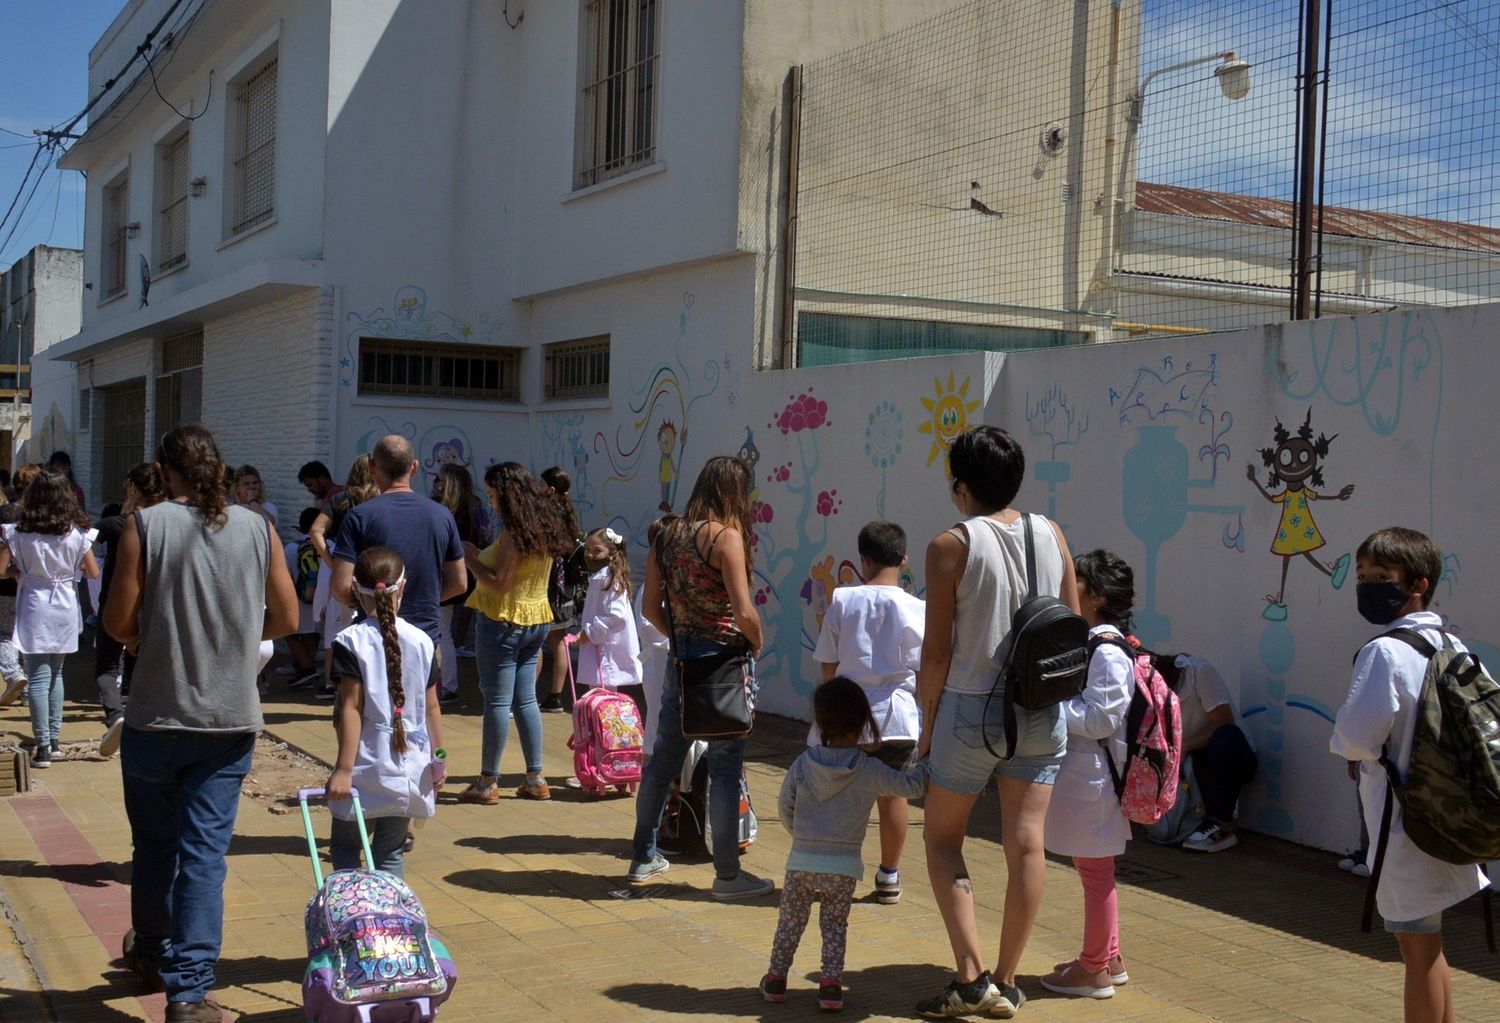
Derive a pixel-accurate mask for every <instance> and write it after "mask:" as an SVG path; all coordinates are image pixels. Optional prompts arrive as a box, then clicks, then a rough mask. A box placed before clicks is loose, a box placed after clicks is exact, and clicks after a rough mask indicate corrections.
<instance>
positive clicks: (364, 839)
mask: <svg viewBox="0 0 1500 1023" xmlns="http://www.w3.org/2000/svg"><path fill="white" fill-rule="evenodd" d="M319 797H322V798H323V799H324V801H325V802H326V801H327V798H328V790H327V789H324V788H316V789H298V790H297V802H298V803H299V804H300V805H301V807H302V826H303V828H305V829H306V831H307V851H308V853H309V854H311V856H312V867H313V884H314V885H315V886H316V887H318V888H322V887H323V865H322V864H321V863H320V862H318V840H317V839H316V838H315V837H313V826H312V814H311V813H309V812H308V809H307V801H308V800H309V799H317V798H319ZM349 800H350V802H352V803H353V804H354V820H355V823H357V824H358V825H359V844H360V845H361V846H362V847H363V848H364V852H365V868H366V869H367V870H374V869H375V854H374V853H372V852H370V833H369V831H368V830H366V828H365V813H364V810H362V809H361V808H360V805H359V790H358V789H355V788H351V789H350V790H349Z"/></svg>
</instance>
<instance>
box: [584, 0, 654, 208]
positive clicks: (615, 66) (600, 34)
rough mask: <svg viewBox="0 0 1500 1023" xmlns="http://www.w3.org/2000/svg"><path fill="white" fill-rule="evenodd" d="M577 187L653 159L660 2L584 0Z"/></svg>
mask: <svg viewBox="0 0 1500 1023" xmlns="http://www.w3.org/2000/svg"><path fill="white" fill-rule="evenodd" d="M583 16H584V39H583V47H584V49H583V54H582V56H581V61H580V63H581V65H582V67H583V69H584V75H585V80H584V83H583V96H582V100H583V102H582V104H581V110H580V115H581V116H580V119H579V126H578V153H577V165H578V166H577V169H578V179H577V182H576V184H577V187H578V188H587V187H588V186H590V185H597V184H598V183H599V182H601V181H606V180H608V179H610V178H613V177H617V176H619V175H621V174H625V173H627V172H629V171H631V170H634V169H636V168H638V167H644V166H646V165H647V164H650V163H652V162H653V161H655V159H656V82H657V74H658V67H659V64H660V60H661V14H660V2H659V0H584V5H583Z"/></svg>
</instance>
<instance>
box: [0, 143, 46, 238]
mask: <svg viewBox="0 0 1500 1023" xmlns="http://www.w3.org/2000/svg"><path fill="white" fill-rule="evenodd" d="M44 148H46V149H47V151H48V152H51V151H52V150H53V149H55V148H56V147H55V146H47V147H44ZM38 155H41V153H40V150H39V151H38ZM35 165H36V164H35V161H33V162H32V166H33V167H34V166H35ZM47 169H48V168H46V167H43V168H42V172H41V173H40V174H38V175H37V176H36V178H35V179H34V180H33V181H32V183H31V191H30V192H28V193H27V195H26V201H25V202H24V203H22V204H21V209H20V211H19V212H18V213H17V214H16V215H15V217H14V218H13V219H12V220H11V224H10V231H9V232H8V233H7V234H6V235H5V239H4V240H3V241H0V254H3V253H4V252H5V250H6V249H8V248H10V243H11V239H13V238H14V237H15V236H16V232H17V231H18V230H19V229H20V227H21V218H22V217H23V216H25V215H26V209H27V207H29V206H30V205H31V200H32V199H34V198H36V190H37V188H38V187H39V186H40V185H41V183H42V181H43V180H45V179H46V177H47ZM27 176H28V177H30V173H29V171H28V174H27ZM24 187H25V182H24V181H23V182H22V188H24ZM19 195H20V193H17V197H18V198H19ZM11 207H12V208H14V207H15V203H12V204H11ZM7 215H8V214H7Z"/></svg>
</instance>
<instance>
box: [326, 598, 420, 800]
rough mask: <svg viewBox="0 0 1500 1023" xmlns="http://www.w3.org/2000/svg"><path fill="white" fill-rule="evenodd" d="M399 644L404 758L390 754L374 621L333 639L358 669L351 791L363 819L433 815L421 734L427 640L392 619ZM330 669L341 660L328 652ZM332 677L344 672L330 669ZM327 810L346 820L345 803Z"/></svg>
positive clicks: (380, 644) (387, 698) (387, 703)
mask: <svg viewBox="0 0 1500 1023" xmlns="http://www.w3.org/2000/svg"><path fill="white" fill-rule="evenodd" d="M396 634H397V636H398V637H399V641H400V643H401V679H402V688H403V689H404V690H405V696H406V705H405V707H404V709H403V710H402V712H401V719H402V724H403V725H404V726H405V729H406V753H405V754H404V755H403V756H401V757H400V758H399V759H398V758H397V757H396V756H395V754H393V753H392V752H391V722H392V721H393V720H394V718H393V715H392V709H391V694H390V686H389V683H388V682H387V676H386V670H385V642H384V640H382V638H381V636H380V626H379V625H378V624H377V623H376V620H375V619H374V618H373V617H371V618H366V619H365V620H364V621H362V622H359V623H357V624H355V625H351V626H349V627H348V628H347V629H345V630H343V631H342V632H340V633H339V634H338V635H337V636H335V637H334V640H333V642H334V646H335V648H337V647H340V646H342V647H343V648H345V649H346V650H348V652H349V653H350V654H352V655H353V658H354V660H355V661H356V662H357V664H358V666H359V673H360V680H361V682H362V683H363V686H364V693H365V709H364V715H363V718H362V720H361V722H360V729H359V752H358V753H356V754H355V756H354V787H355V788H356V789H358V790H359V802H360V806H361V808H362V809H363V810H364V814H365V816H366V817H431V816H432V815H433V813H434V812H435V809H436V807H435V805H434V799H433V788H432V742H431V740H430V739H429V738H428V735H427V679H428V677H429V676H430V675H431V673H432V639H431V638H430V637H429V636H428V635H427V633H425V632H423V631H422V630H421V629H419V628H417V627H416V626H415V625H412V624H411V623H409V622H407V621H404V620H403V619H401V618H397V619H396ZM334 659H335V666H336V668H337V665H338V663H339V661H340V660H341V655H340V652H339V650H338V649H335V650H334ZM334 674H335V675H339V676H340V677H344V673H343V672H340V671H338V670H335V672H334ZM328 809H329V810H330V811H331V812H332V813H333V815H334V816H335V817H337V818H339V819H340V820H352V819H353V817H354V807H353V805H352V804H351V803H350V801H349V800H336V801H333V802H330V803H329V804H328Z"/></svg>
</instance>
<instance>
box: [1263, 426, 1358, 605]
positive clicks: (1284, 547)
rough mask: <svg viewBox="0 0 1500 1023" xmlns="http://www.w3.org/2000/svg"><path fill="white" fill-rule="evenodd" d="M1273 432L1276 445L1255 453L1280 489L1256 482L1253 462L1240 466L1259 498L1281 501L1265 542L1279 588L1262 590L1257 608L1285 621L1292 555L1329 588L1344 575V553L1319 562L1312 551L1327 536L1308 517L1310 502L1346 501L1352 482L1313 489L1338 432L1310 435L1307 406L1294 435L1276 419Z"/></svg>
mask: <svg viewBox="0 0 1500 1023" xmlns="http://www.w3.org/2000/svg"><path fill="white" fill-rule="evenodd" d="M1273 436H1274V438H1275V440H1276V446H1275V447H1273V448H1261V449H1260V457H1261V461H1262V462H1263V463H1264V464H1265V467H1266V468H1267V469H1268V470H1270V472H1269V474H1268V475H1269V482H1270V485H1271V487H1272V488H1275V487H1278V486H1281V485H1282V484H1285V485H1286V486H1285V489H1284V490H1282V491H1281V492H1280V493H1276V494H1273V493H1271V491H1270V490H1267V489H1266V488H1265V487H1263V486H1261V485H1260V480H1258V479H1257V478H1256V470H1255V466H1253V465H1250V466H1246V468H1245V475H1246V477H1247V478H1248V479H1249V480H1250V482H1251V483H1254V484H1255V489H1256V490H1259V491H1260V493H1261V496H1262V497H1264V498H1265V499H1266V500H1267V501H1270V502H1271V503H1272V504H1279V505H1281V520H1280V521H1279V522H1278V523H1277V524H1276V539H1274V540H1273V541H1272V542H1271V553H1272V554H1275V555H1277V556H1278V557H1280V558H1281V588H1280V589H1279V590H1277V591H1276V593H1274V594H1267V595H1266V609H1265V611H1264V612H1262V615H1263V617H1264V618H1266V619H1267V620H1268V621H1273V622H1281V621H1285V620H1286V573H1287V569H1288V567H1290V566H1291V563H1292V559H1293V558H1296V557H1298V556H1299V555H1300V556H1301V557H1304V558H1306V559H1307V560H1308V561H1309V562H1311V563H1312V564H1313V566H1314V567H1315V568H1317V570H1318V571H1319V572H1322V573H1323V574H1324V575H1326V576H1328V578H1329V580H1330V581H1331V582H1332V583H1333V588H1334V589H1339V588H1341V587H1342V586H1343V585H1344V580H1345V579H1347V578H1348V575H1349V561H1350V558H1349V555H1348V554H1343V555H1340V556H1339V557H1338V558H1337V559H1336V560H1334V561H1322V560H1321V559H1319V558H1318V557H1317V556H1316V554H1315V553H1314V552H1316V551H1318V550H1321V549H1322V548H1323V547H1324V546H1325V545H1326V544H1327V541H1326V540H1324V539H1323V533H1322V531H1321V530H1319V529H1318V524H1317V522H1315V521H1314V520H1313V514H1312V502H1314V501H1328V500H1334V501H1347V500H1349V498H1350V497H1351V496H1353V494H1354V484H1352V483H1350V484H1348V485H1347V486H1345V487H1344V488H1343V489H1342V490H1340V491H1339V492H1338V493H1337V494H1332V495H1325V494H1320V493H1319V492H1318V491H1316V490H1314V489H1313V487H1321V486H1323V470H1322V469H1321V468H1320V466H1319V463H1320V460H1321V459H1323V458H1326V457H1327V455H1328V447H1329V445H1330V444H1332V443H1333V441H1334V438H1336V437H1337V436H1338V434H1334V435H1333V437H1325V436H1324V435H1323V434H1321V433H1320V434H1318V435H1317V438H1316V439H1314V437H1313V428H1312V409H1308V410H1307V418H1306V419H1305V420H1303V422H1302V425H1301V426H1300V427H1298V428H1297V434H1296V436H1293V435H1292V434H1291V433H1289V432H1288V431H1287V428H1286V427H1285V426H1283V425H1281V420H1279V419H1278V420H1277V421H1276V430H1275V433H1274V434H1273ZM1309 484H1311V486H1309Z"/></svg>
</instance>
